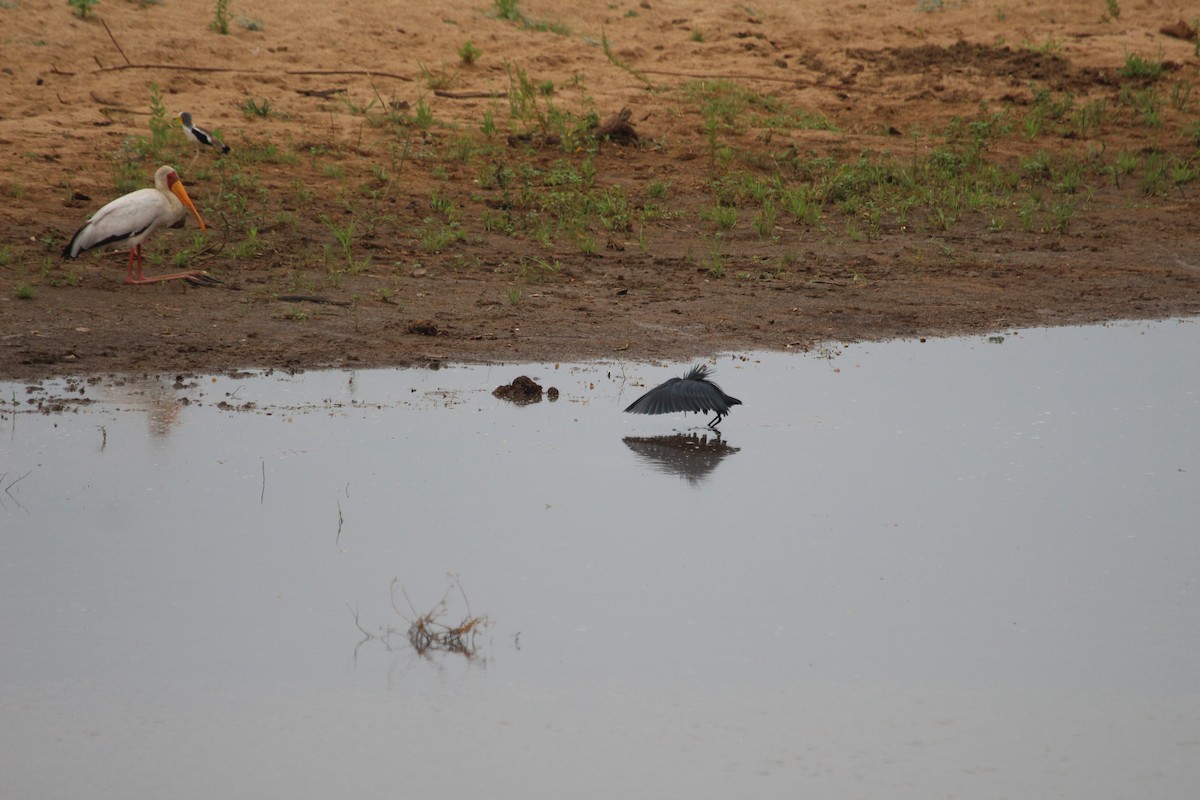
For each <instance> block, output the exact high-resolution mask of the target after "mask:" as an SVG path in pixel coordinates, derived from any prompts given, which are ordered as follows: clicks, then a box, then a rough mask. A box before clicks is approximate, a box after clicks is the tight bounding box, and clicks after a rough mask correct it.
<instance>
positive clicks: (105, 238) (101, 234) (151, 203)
mask: <svg viewBox="0 0 1200 800" xmlns="http://www.w3.org/2000/svg"><path fill="white" fill-rule="evenodd" d="M187 211H191V212H192V213H193V214H195V215H196V220H197V221H198V222H199V223H200V230H204V229H205V226H204V219H203V218H202V217H201V216H200V212H199V211H197V210H196V206H195V205H193V204H192V199H191V198H190V197H188V193H187V190H186V189H184V188H183V182H182V181H180V180H179V175H178V174H177V173H176V172H175V170H174V168H172V167H168V166H162V167H159V168H158V171H157V172H155V173H154V188H153V189H138V190H137V191H136V192H130V193H129V194H126V195H122V196H120V197H118V198H117V199H116V200H113V201H112V202H111V203H109V204H107V205H105V206H104V207H103V208H101V209H100V210H99V211H97V212H96V213H95V214H93V215H92V218H91V219H90V220H88V221H87V222H86V223H85V224H84V225H83V226H82V227H81V228H80V229H79V230H77V231H75V235H74V236H72V237H71V241H69V242H67V246H66V247H64V248H63V252H62V255H63V258H78V257H79V254H80V253H83V252H85V251H87V250H91V249H92V248H93V247H105V246H112V247H114V248H124V247H128V248H129V270H128V272H126V274H125V282H126V283H157V282H159V281H169V280H174V279H176V278H184V279H187V280H189V281H193V280H195V281H197V282H203V283H211V282H215V279H212V278H210V277H209V276H208V275H207V273H205V272H203V271H202V270H201V271H193V272H179V273H176V274H174V275H159V276H157V277H153V278H147V277H145V276H144V275H142V242H143V241H145V240H146V238H147V237H148V236H149V235H150V234H152V233H154V232H155V231H156V230H158V229H159V228H165V227H170V226H172V225H175V224H176V223H179V222H181V221H182V220H183V218H184V214H186V213H187ZM135 257H136V259H137V275H136V277H135V276H134V273H133V262H134V259H135Z"/></svg>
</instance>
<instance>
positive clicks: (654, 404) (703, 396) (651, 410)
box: [625, 364, 742, 431]
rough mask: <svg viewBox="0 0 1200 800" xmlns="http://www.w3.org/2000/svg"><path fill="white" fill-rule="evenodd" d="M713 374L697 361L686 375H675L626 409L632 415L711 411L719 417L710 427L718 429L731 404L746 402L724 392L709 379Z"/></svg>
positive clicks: (705, 412) (715, 418)
mask: <svg viewBox="0 0 1200 800" xmlns="http://www.w3.org/2000/svg"><path fill="white" fill-rule="evenodd" d="M711 374H712V372H711V370H709V368H708V366H707V365H706V364H697V365H696V366H694V367H692V368H691V370H690V371H688V374H687V375H684V376H683V377H682V378H671V380H669V381H667V382H666V383H664V384H662V385H661V386H655V387H654V388H653V389H651V390H650V391H648V392H646V393H645V394H644V395H642V396H641V397H639V398H638V399H637V400H634V401H633V403H632V404H630V406H629V408H627V409H625V411H626V412H627V413H630V414H673V413H675V412H676V411H694V412H696V413H697V414H707V413H709V412H710V411H711V412H715V413H716V415H717V416H716V417H714V418H713V420H712V421H711V422H709V423H708V427H710V428H712V429H713V430H714V431H715V430H716V429H717V424H718V423H720V421H721V418H722V417H724V416H725V415H726V414H728V413H729V409H730V407H731V406H740V405H741V404H742V401H741V400H738V399H737V398H736V397H730V396H729V395H727V394H725V393H724V392H722V391H721V387H720V386H717V385H716V384H715V383H713V382H712V381H710V380H709V379H708V376H709V375H711Z"/></svg>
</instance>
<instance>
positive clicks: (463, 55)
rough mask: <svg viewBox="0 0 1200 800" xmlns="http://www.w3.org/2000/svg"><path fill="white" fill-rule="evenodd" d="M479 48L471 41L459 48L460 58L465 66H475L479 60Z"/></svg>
mask: <svg viewBox="0 0 1200 800" xmlns="http://www.w3.org/2000/svg"><path fill="white" fill-rule="evenodd" d="M480 55H482V53H480V52H479V48H478V47H476V46H475V45H474V44H473V43H472V42H471V41H470V40H469V39H468V40H467V41H465V42H463V44H462V47H460V48H458V57H459V58H460V59H462V62H463V63H464V64H474V63H475V62H476V61H478V60H479V56H480Z"/></svg>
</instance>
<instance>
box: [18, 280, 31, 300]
mask: <svg viewBox="0 0 1200 800" xmlns="http://www.w3.org/2000/svg"><path fill="white" fill-rule="evenodd" d="M16 295H17V299H18V300H32V299H33V287H32V286H30V285H29V284H28V283H22V284H21V285H20V286H18V287H17V290H16Z"/></svg>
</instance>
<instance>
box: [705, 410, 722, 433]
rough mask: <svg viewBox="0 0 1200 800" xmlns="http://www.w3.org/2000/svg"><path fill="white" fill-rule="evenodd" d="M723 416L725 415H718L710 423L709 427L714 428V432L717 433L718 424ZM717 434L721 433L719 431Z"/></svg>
mask: <svg viewBox="0 0 1200 800" xmlns="http://www.w3.org/2000/svg"><path fill="white" fill-rule="evenodd" d="M723 416H725V415H724V414H717V415H716V416H715V417H713V419H712V421H711V422H709V423H708V427H710V428H712V429H713V430H714V431H717V424H718V423H719V422H720V421H721V418H722V417H723ZM717 433H720V431H717Z"/></svg>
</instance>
